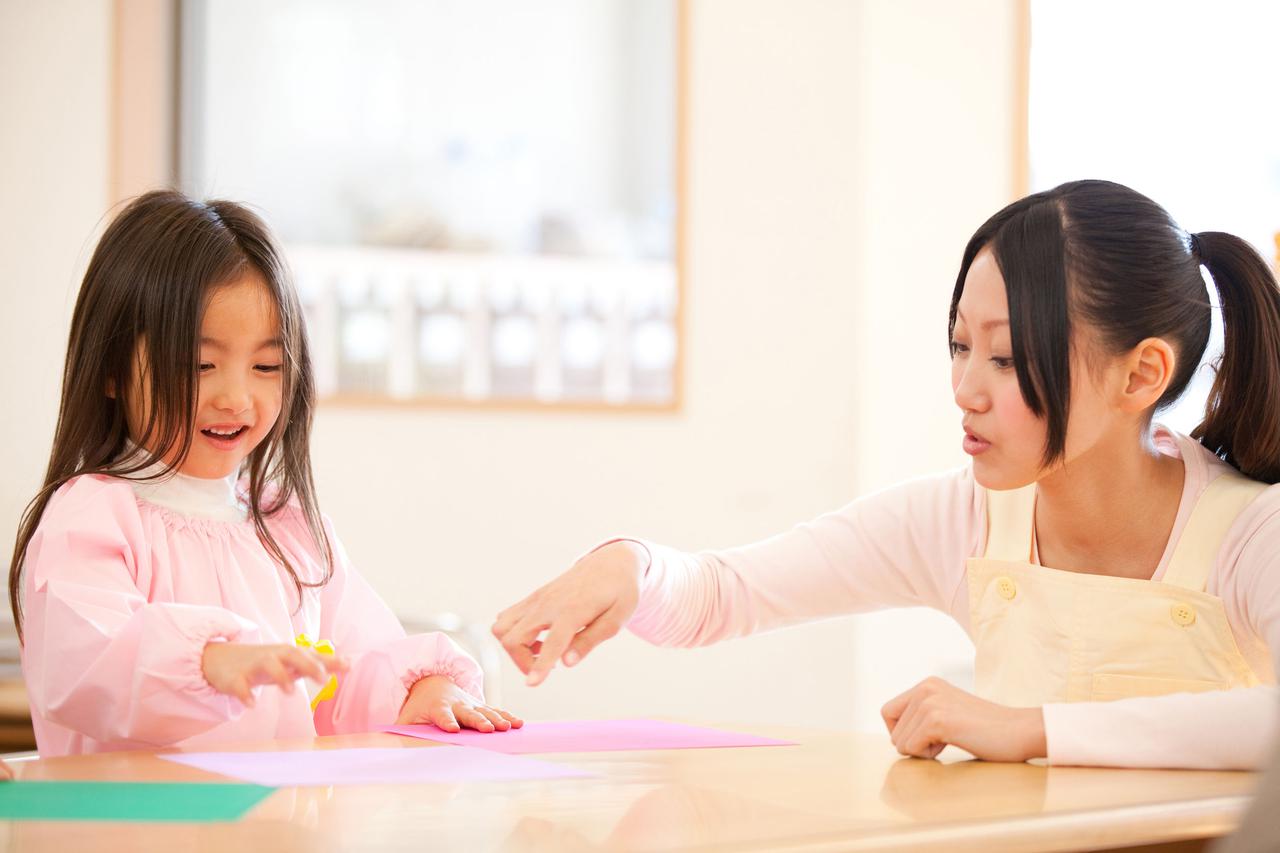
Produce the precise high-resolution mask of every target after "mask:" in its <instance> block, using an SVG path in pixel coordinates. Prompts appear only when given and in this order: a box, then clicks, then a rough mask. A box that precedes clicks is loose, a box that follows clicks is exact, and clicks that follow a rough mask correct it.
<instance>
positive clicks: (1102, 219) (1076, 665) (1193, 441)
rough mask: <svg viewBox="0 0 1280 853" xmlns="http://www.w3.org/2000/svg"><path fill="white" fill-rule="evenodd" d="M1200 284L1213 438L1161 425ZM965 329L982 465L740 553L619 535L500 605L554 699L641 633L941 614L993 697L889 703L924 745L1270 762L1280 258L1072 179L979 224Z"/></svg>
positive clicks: (957, 299)
mask: <svg viewBox="0 0 1280 853" xmlns="http://www.w3.org/2000/svg"><path fill="white" fill-rule="evenodd" d="M1201 266H1204V267H1207V268H1208V270H1209V272H1210V273H1211V274H1212V277H1213V280H1214V282H1215V283H1216V286H1217V288H1218V293H1219V296H1220V299H1221V304H1222V314H1223V320H1224V326H1225V352H1224V354H1223V357H1222V360H1221V363H1220V364H1219V365H1218V366H1217V375H1216V378H1215V380H1214V384H1213V388H1212V391H1211V393H1210V395H1209V402H1208V408H1207V410H1206V412H1205V417H1204V422H1203V423H1201V424H1200V426H1199V427H1197V428H1196V430H1195V431H1194V432H1193V433H1192V435H1193V437H1192V438H1188V437H1186V436H1183V435H1178V434H1176V433H1174V432H1172V431H1170V430H1168V429H1166V428H1163V427H1160V426H1153V422H1152V419H1153V415H1154V414H1155V412H1156V411H1157V410H1159V409H1162V408H1164V407H1166V406H1168V405H1170V404H1171V403H1173V402H1174V401H1175V400H1176V399H1177V398H1178V397H1179V395H1180V394H1182V392H1183V390H1184V389H1185V388H1186V387H1187V384H1188V382H1189V381H1190V379H1191V377H1192V375H1193V373H1194V372H1195V370H1196V367H1197V365H1198V363H1199V362H1200V359H1201V357H1202V355H1203V353H1204V350H1205V346H1206V343H1207V341H1208V339H1209V328H1210V300H1209V296H1208V293H1207V291H1206V287H1205V282H1204V280H1203V278H1202V277H1201V272H1200V270H1201ZM948 331H949V341H948V342H949V344H950V347H951V357H952V385H953V388H954V392H955V402H956V404H957V405H958V406H959V408H960V411H961V413H962V426H963V429H964V437H963V446H964V449H965V450H966V451H967V452H968V453H969V454H971V455H972V456H973V464H972V466H971V467H966V468H964V469H962V470H958V471H954V472H951V473H948V474H944V475H941V476H937V477H933V478H928V479H922V480H917V481H914V482H909V483H905V484H903V485H901V486H899V487H897V488H894V489H890V490H887V491H885V492H882V493H880V494H876V495H872V496H870V497H867V498H864V499H862V500H859V501H856V502H855V503H853V504H851V505H849V506H847V507H845V508H844V509H841V510H839V511H837V512H834V513H831V514H829V515H825V516H822V517H821V518H818V519H816V520H815V521H812V522H810V523H808V524H803V525H800V526H799V527H797V528H795V529H794V530H792V531H790V532H789V533H784V534H782V535H779V536H776V537H774V538H772V539H768V540H765V541H763V542H760V543H757V544H755V545H749V546H746V547H742V548H736V549H733V550H728V551H718V552H703V553H700V554H687V553H682V552H680V551H676V550H673V549H671V548H666V547H662V546H659V545H655V544H651V543H640V542H638V541H635V540H631V541H626V540H621V541H615V542H612V543H606V544H605V545H604V546H601V547H599V548H597V549H596V550H595V551H593V552H592V553H590V554H588V555H587V556H586V557H584V558H583V559H581V560H580V561H579V562H578V563H577V564H575V565H574V566H573V567H572V568H571V569H570V570H569V571H568V572H567V573H565V574H564V575H563V576H561V577H560V578H558V579H556V580H555V581H553V582H551V583H550V584H548V585H547V586H545V587H543V588H542V589H540V590H538V591H537V592H535V593H534V594H532V595H531V596H529V597H528V598H526V599H525V600H524V601H521V602H520V603H518V604H516V605H515V606H513V607H511V608H509V609H507V610H506V611H504V612H503V613H501V614H499V616H498V619H497V622H496V623H495V624H494V634H495V635H496V636H497V637H498V638H499V639H501V640H502V642H503V645H504V646H505V647H506V649H507V650H508V652H509V653H510V654H511V656H512V658H513V659H514V660H515V662H516V664H517V665H518V666H519V667H520V668H521V670H522V671H524V672H526V673H528V676H529V681H530V683H532V684H536V683H539V682H540V681H541V680H542V679H543V678H545V677H546V675H547V673H548V672H549V671H550V669H551V668H552V667H553V666H554V665H555V663H556V661H557V660H558V659H559V660H562V661H563V663H564V664H565V665H567V666H572V665H573V664H574V663H576V662H577V661H578V660H580V659H581V658H582V657H583V656H584V655H585V654H587V652H588V651H590V650H591V649H592V648H593V647H594V646H595V645H597V644H598V643H600V642H601V641H602V640H604V639H606V638H608V637H610V636H612V635H613V634H614V633H616V632H617V631H618V630H619V629H620V627H621V626H623V625H624V624H626V625H628V627H630V628H631V630H632V631H633V632H635V633H636V634H638V635H640V636H641V637H644V638H645V639H648V640H650V641H651V642H654V643H659V644H663V645H677V646H692V645H702V644H706V643H713V642H716V641H718V640H722V639H726V638H729V637H735V636H741V635H743V634H748V633H752V632H755V631H763V630H767V629H770V628H775V627H778V626H781V625H787V624H791V623H796V622H800V621H804V620H810V619H816V618H820V617H825V616H832V615H835V614H840V613H854V612H859V611H866V610H870V609H873V608H876V607H883V606H896V605H928V606H931V607H934V608H937V609H939V610H942V611H944V612H946V613H949V614H950V615H951V616H953V617H954V618H955V619H956V620H957V621H958V622H959V623H960V625H961V626H963V627H964V628H965V629H966V630H967V631H968V633H969V634H970V636H971V637H972V638H973V640H974V643H975V644H976V647H977V660H976V688H977V689H976V692H977V695H976V696H975V695H971V694H969V693H966V692H965V691H962V690H959V689H957V688H955V687H953V686H951V685H949V684H947V683H945V682H943V681H940V680H938V679H929V680H927V681H925V682H923V683H921V684H919V685H917V686H916V687H914V688H912V689H911V690H909V691H907V692H906V693H904V694H903V695H901V696H899V697H897V698H895V699H893V700H892V701H890V702H889V703H888V704H887V705H885V706H884V709H883V717H884V720H885V723H886V725H887V727H888V729H889V731H890V733H891V736H892V739H893V743H894V745H895V746H896V747H897V748H898V750H899V751H901V752H903V753H904V754H908V755H916V756H925V757H932V756H935V755H937V753H938V752H939V751H941V750H942V748H943V747H944V746H945V745H947V744H955V745H957V746H959V747H961V748H964V749H966V750H968V751H970V752H971V753H973V754H975V755H977V756H978V757H980V758H986V759H993V760H1003V761H1021V760H1025V759H1029V758H1035V757H1042V756H1047V757H1048V759H1049V761H1050V762H1052V763H1056V764H1095V765H1123V766H1145V767H1217V768H1247V767H1254V766H1257V765H1258V764H1259V763H1260V762H1261V761H1262V760H1263V758H1264V756H1265V754H1266V747H1267V744H1268V741H1269V740H1270V739H1271V737H1272V736H1273V734H1274V732H1275V731H1276V728H1277V719H1278V718H1280V697H1278V696H1277V692H1276V690H1275V688H1274V686H1273V685H1274V684H1275V673H1274V670H1273V667H1272V662H1273V660H1276V659H1280V658H1278V656H1280V488H1277V487H1270V488H1269V487H1268V485H1269V484H1272V483H1275V482H1276V481H1277V480H1278V479H1280V289H1278V288H1277V284H1276V280H1275V277H1274V276H1273V275H1272V273H1271V271H1270V270H1269V269H1268V267H1267V265H1266V263H1265V262H1264V261H1263V260H1262V259H1261V258H1260V257H1259V256H1258V255H1257V253H1256V252H1254V251H1253V249H1251V248H1250V247H1249V246H1248V244H1246V243H1245V242H1243V241H1242V240H1240V239H1238V238H1236V237H1233V236H1231V235H1229V234H1223V233H1220V232H1205V233H1201V234H1188V233H1187V232H1185V231H1183V230H1182V229H1181V228H1179V227H1178V226H1177V225H1176V224H1175V223H1174V222H1173V221H1172V220H1171V219H1170V217H1169V215H1168V214H1167V213H1166V212H1165V211H1164V210H1163V209H1162V208H1160V207H1159V206H1158V205H1156V204H1155V203H1154V202H1152V201H1151V200H1150V199H1147V198H1145V197H1144V196H1142V195H1139V194H1138V193H1136V192H1134V191H1132V190H1130V189H1127V188H1126V187H1122V186H1119V185H1117V184H1113V183H1107V182H1104V181H1081V182H1077V183H1070V184H1065V185H1063V186H1060V187H1058V188H1057V189H1054V190H1050V191H1048V192H1043V193H1038V194H1036V195H1033V196H1030V197H1028V198H1024V199H1022V200H1021V201H1018V202H1015V203H1014V204H1011V205H1009V206H1008V207H1006V208H1005V209H1004V210H1002V211H1000V212H999V213H997V214H996V215H995V216H993V217H992V218H991V219H990V220H988V221H987V222H986V223H985V224H984V225H983V226H982V227H981V228H979V229H978V232H977V233H976V234H975V235H974V236H973V238H972V239H971V240H970V241H969V245H968V246H967V247H966V249H965V253H964V259H963V262H962V264H961V267H960V274H959V276H958V278H957V280H956V285H955V290H954V293H953V295H952V299H951V309H950V320H949V324H948ZM547 629H549V630H548V631H547V634H546V636H545V638H543V639H541V640H539V636H540V634H541V632H543V631H544V630H547Z"/></svg>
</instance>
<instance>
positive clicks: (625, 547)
mask: <svg viewBox="0 0 1280 853" xmlns="http://www.w3.org/2000/svg"><path fill="white" fill-rule="evenodd" d="M604 547H605V548H607V549H610V550H612V551H614V552H615V553H617V554H619V555H621V554H623V553H625V554H626V556H625V557H619V559H624V560H626V561H627V563H628V565H629V566H630V568H631V570H632V574H633V575H634V576H635V579H636V583H637V585H639V584H642V583H643V582H644V576H645V575H646V574H647V573H648V571H649V564H650V563H652V562H653V555H652V554H650V553H649V549H648V548H647V547H645V545H644V543H642V542H640V541H638V540H635V539H615V540H614V541H612V542H610V543H609V544H607V545H605V546H604Z"/></svg>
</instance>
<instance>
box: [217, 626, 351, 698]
mask: <svg viewBox="0 0 1280 853" xmlns="http://www.w3.org/2000/svg"><path fill="white" fill-rule="evenodd" d="M347 666H348V663H347V660H346V658H340V657H334V656H333V655H321V654H317V653H316V652H314V651H312V650H311V649H300V648H298V647H297V646H291V645H288V644H286V643H275V644H262V643H220V642H217V643H209V644H207V645H206V646H205V647H204V655H203V656H202V657H201V660H200V668H201V670H202V671H203V672H204V677H205V680H207V681H208V682H209V683H210V684H212V685H213V689H214V690H217V691H218V692H219V693H226V694H229V695H231V696H234V697H236V698H237V699H239V700H240V701H241V702H243V703H244V704H245V706H246V707H249V708H252V707H253V688H254V687H257V686H258V685H259V684H275V685H277V686H278V687H279V688H280V689H281V690H283V691H284V692H285V693H292V692H293V687H294V682H295V681H297V680H298V679H299V678H309V679H311V680H312V681H314V682H316V683H317V684H323V683H324V682H325V681H326V680H328V678H329V675H330V674H331V673H335V672H346V671H347Z"/></svg>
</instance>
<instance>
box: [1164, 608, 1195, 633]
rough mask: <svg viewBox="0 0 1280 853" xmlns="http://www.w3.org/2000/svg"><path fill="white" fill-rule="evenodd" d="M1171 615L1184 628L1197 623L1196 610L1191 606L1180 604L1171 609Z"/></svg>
mask: <svg viewBox="0 0 1280 853" xmlns="http://www.w3.org/2000/svg"><path fill="white" fill-rule="evenodd" d="M1169 613H1170V615H1172V616H1173V621H1174V622H1176V623H1177V624H1179V625H1181V626H1182V627H1184V628H1186V627H1188V626H1190V625H1192V624H1194V623H1195V621H1196V609H1195V608H1194V607H1192V606H1191V605H1190V604H1185V603H1183V602H1178V603H1177V604H1175V605H1173V607H1170V608H1169Z"/></svg>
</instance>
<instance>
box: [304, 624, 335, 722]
mask: <svg viewBox="0 0 1280 853" xmlns="http://www.w3.org/2000/svg"><path fill="white" fill-rule="evenodd" d="M293 642H294V644H295V645H297V646H298V647H299V648H303V649H311V650H312V651H313V652H315V653H316V654H321V655H326V656H328V657H333V656H334V655H336V654H337V650H336V649H334V647H333V643H331V642H329V641H328V640H319V641H318V642H312V641H311V638H310V637H308V636H307V635H306V634H299V635H298V636H297V637H296V638H294V641H293ZM337 692H338V677H337V676H336V675H331V676H329V680H328V681H326V682H325V683H324V686H323V687H321V688H320V692H319V693H317V694H316V695H315V696H312V697H311V710H312V711H315V709H316V708H317V707H319V705H320V703H321V702H326V701H328V700H329V699H332V698H333V697H334V695H335V694H336V693H337Z"/></svg>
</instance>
